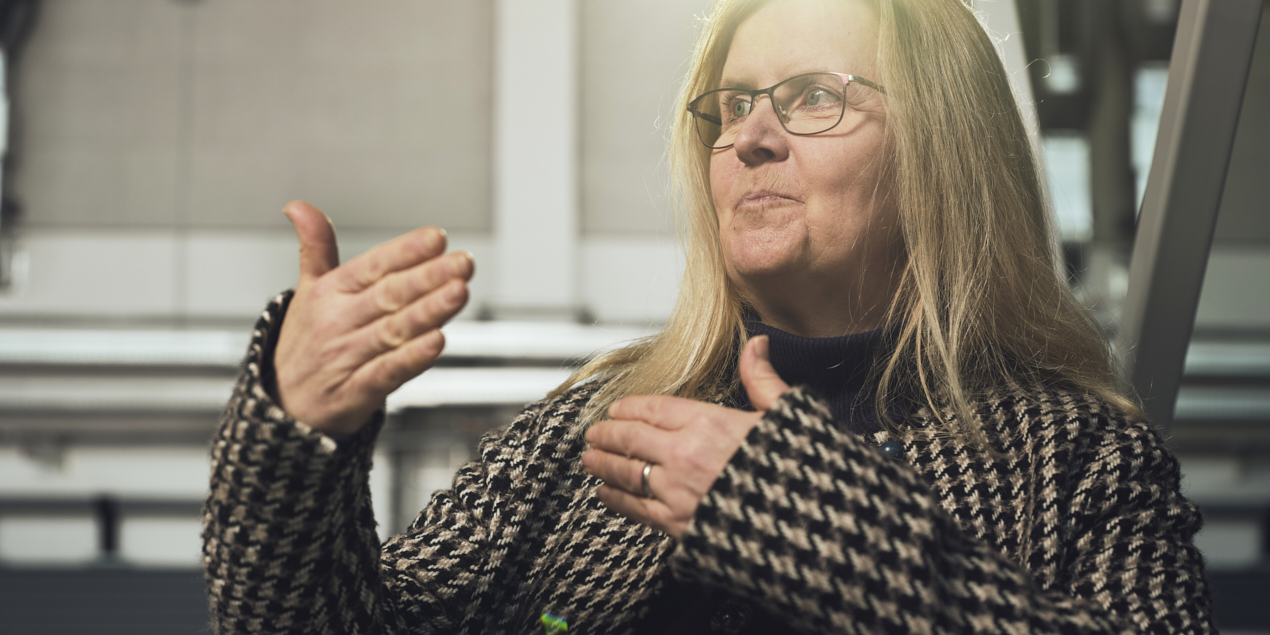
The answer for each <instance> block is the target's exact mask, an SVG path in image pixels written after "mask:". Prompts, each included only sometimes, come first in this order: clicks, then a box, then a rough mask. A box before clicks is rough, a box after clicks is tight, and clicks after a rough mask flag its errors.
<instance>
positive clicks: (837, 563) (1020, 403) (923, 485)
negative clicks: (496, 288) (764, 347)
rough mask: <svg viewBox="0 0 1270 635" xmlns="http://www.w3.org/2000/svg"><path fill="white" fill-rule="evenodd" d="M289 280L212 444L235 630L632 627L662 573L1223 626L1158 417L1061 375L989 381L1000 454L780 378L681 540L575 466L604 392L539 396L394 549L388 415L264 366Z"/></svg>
mask: <svg viewBox="0 0 1270 635" xmlns="http://www.w3.org/2000/svg"><path fill="white" fill-rule="evenodd" d="M288 300H289V296H285V295H284V296H280V297H279V298H278V299H276V300H275V301H274V302H273V303H272V304H271V305H270V307H269V308H268V310H267V311H266V312H265V314H264V315H263V317H262V318H261V320H260V322H259V323H258V325H257V328H256V331H255V333H254V339H253V342H252V344H251V348H250V351H249V354H248V358H247V360H246V362H245V364H244V368H243V372H242V373H241V375H240V377H239V380H238V383H237V386H236V388H235V392H234V395H233V397H232V399H231V400H230V402H229V404H228V406H227V408H226V410H225V413H224V416H223V418H222V420H221V423H220V426H219V428H218V431H217V432H216V435H215V438H214V440H213V446H212V460H213V466H212V478H211V491H210V493H209V495H208V499H207V505H206V509H205V513H204V536H203V537H204V544H203V558H204V566H205V571H206V577H207V582H208V588H209V592H210V596H211V598H210V602H211V612H212V621H213V626H214V628H215V629H216V630H217V631H218V632H221V633H231V632H232V633H238V632H252V633H313V634H319V633H434V632H435V633H451V632H453V633H540V632H542V627H541V625H540V624H539V619H540V616H541V615H542V613H543V612H544V611H550V612H552V613H555V614H558V615H564V616H565V617H567V618H568V621H569V632H570V633H630V632H632V631H633V630H634V628H635V627H636V626H637V624H638V621H639V620H640V619H641V618H642V617H643V616H644V614H645V613H646V612H647V608H648V606H649V603H650V601H651V599H652V598H653V597H654V595H655V594H656V593H657V592H658V590H659V586H660V585H661V584H664V581H665V579H666V578H665V576H664V575H663V573H664V571H665V570H667V568H669V570H670V571H671V572H672V573H673V575H674V576H676V577H677V578H678V579H680V580H683V581H687V582H691V583H700V584H706V585H713V586H717V587H721V588H723V589H725V590H726V591H727V592H728V593H730V594H732V595H734V596H737V597H741V598H746V599H749V600H752V601H754V602H756V603H760V604H761V605H763V606H765V607H767V608H768V609H770V610H771V611H774V612H776V613H777V614H779V615H781V616H782V617H783V618H784V619H785V620H787V622H788V623H789V624H791V625H793V626H795V627H798V628H800V629H804V630H806V631H807V632H816V633H875V632H888V633H963V632H1004V633H1020V634H1022V633H1048V632H1064V633H1110V632H1118V633H1128V632H1135V633H1136V632H1188V633H1189V632H1211V631H1213V630H1214V629H1213V627H1212V624H1211V617H1210V604H1209V598H1208V592H1207V587H1206V583H1205V579H1204V571H1203V563H1202V560H1201V557H1200V554H1199V552H1198V551H1196V549H1195V547H1194V546H1193V545H1192V542H1191V538H1192V536H1193V535H1194V534H1195V532H1196V531H1197V530H1198V529H1199V527H1200V522H1201V521H1200V515H1199V513H1198V512H1197V510H1196V508H1195V506H1194V505H1193V504H1191V503H1190V502H1189V501H1187V500H1186V499H1184V498H1183V497H1182V496H1181V495H1180V494H1179V492H1178V486H1179V470H1178V464H1177V461H1176V460H1175V459H1174V458H1173V457H1172V456H1171V455H1170V454H1169V453H1168V452H1167V451H1166V450H1165V449H1164V447H1163V445H1162V442H1161V440H1160V437H1159V436H1158V435H1157V434H1156V432H1155V431H1154V430H1153V429H1152V428H1151V427H1150V426H1148V425H1147V424H1145V423H1141V422H1132V421H1126V420H1125V419H1124V418H1122V417H1121V416H1120V415H1118V414H1117V413H1116V412H1114V411H1111V410H1110V409H1108V408H1107V406H1105V405H1104V404H1102V403H1101V402H1099V401H1098V400H1095V399H1092V398H1089V397H1086V396H1084V395H1079V394H1073V393H1070V392H1063V391H1059V390H1039V389H1038V390H1035V391H1032V392H1028V393H1017V392H1010V391H998V392H993V393H989V394H985V395H983V396H982V397H981V398H980V399H978V400H976V402H975V405H976V410H977V412H978V415H979V416H980V417H981V418H982V420H983V423H984V424H985V427H986V429H987V430H988V431H989V433H990V434H994V435H998V438H999V440H1000V446H1001V449H1002V450H1003V451H1004V452H1003V453H1004V456H1005V458H992V457H990V456H988V455H985V454H983V453H981V452H978V451H976V450H975V449H973V448H972V447H970V446H968V445H967V444H965V443H963V442H961V441H958V440H955V439H949V438H947V437H946V436H941V435H940V434H939V433H938V431H939V430H940V427H939V426H938V425H937V424H936V423H935V418H934V416H932V413H931V412H930V411H929V410H925V411H921V412H918V413H917V414H916V415H915V416H914V417H912V418H911V420H910V421H908V422H906V427H905V429H904V432H903V434H902V435H900V436H899V437H898V438H896V439H894V440H896V441H898V442H899V444H900V446H901V448H902V452H901V453H899V455H898V456H897V457H896V458H894V459H892V458H888V457H887V456H886V455H885V454H884V453H883V452H881V451H879V450H878V448H877V446H878V445H880V444H881V443H883V442H885V441H887V440H889V437H888V435H887V433H879V434H877V435H876V436H875V437H874V438H870V439H865V438H861V437H859V436H856V435H853V434H851V433H847V432H844V431H841V430H840V429H839V428H838V427H837V426H836V425H835V422H834V421H833V419H832V417H831V416H830V414H829V412H828V411H827V410H826V409H825V407H824V406H823V404H821V403H820V402H819V401H818V400H817V399H816V398H815V397H814V396H812V395H809V394H807V393H806V392H804V391H803V390H801V389H799V388H793V389H791V390H790V391H788V392H787V393H786V394H785V395H783V396H782V397H781V398H780V399H779V400H778V402H777V403H776V404H775V405H774V406H773V407H772V408H771V409H770V410H768V411H767V412H766V413H765V415H764V416H763V418H762V419H761V420H760V422H759V424H758V425H757V426H756V427H755V428H754V429H753V430H752V431H751V432H750V434H749V436H748V437H747V438H746V439H745V442H744V444H743V445H742V446H741V448H740V449H739V450H738V451H737V453H736V455H735V456H733V458H732V460H731V462H730V463H729V464H728V465H727V467H726V468H725V470H724V471H723V473H722V474H721V475H720V476H719V478H718V480H717V481H716V482H715V484H714V486H713V488H712V489H711V491H710V492H709V494H708V495H707V496H706V498H705V499H704V500H703V501H702V502H701V504H700V506H699V508H698V509H697V512H696V515H695V517H694V520H693V522H692V524H691V525H690V526H689V527H688V530H687V531H686V532H685V534H684V536H683V539H682V540H680V541H676V540H674V539H673V538H671V537H669V536H667V535H665V534H662V533H660V532H658V531H655V530H653V529H649V528H648V527H645V526H643V525H640V524H638V523H635V522H632V521H630V520H628V519H626V518H624V517H622V516H619V515H617V514H615V513H613V512H610V511H608V510H607V509H606V508H605V507H604V505H602V504H601V503H600V501H599V499H598V498H597V497H596V495H595V488H596V486H597V485H598V484H599V483H598V481H597V480H596V479H595V478H594V477H591V476H588V475H587V474H585V473H584V472H583V471H582V466H581V460H580V458H581V455H582V452H583V451H584V449H585V445H586V444H585V441H584V439H583V432H584V430H583V429H582V428H581V427H580V426H579V425H577V423H578V414H579V412H580V411H581V409H582V407H583V406H584V405H585V404H586V402H587V400H588V398H589V397H590V395H591V394H592V391H593V389H592V387H590V386H582V387H579V388H575V389H573V390H571V391H569V392H567V393H565V394H563V395H561V396H559V397H556V398H554V399H546V400H543V401H540V402H538V403H535V404H532V405H530V406H529V407H528V408H527V409H526V410H525V411H524V412H523V413H522V414H521V415H520V416H519V417H517V418H516V419H515V420H514V421H512V422H511V424H510V425H508V426H506V427H504V428H502V429H500V430H498V431H496V432H493V433H491V434H490V435H488V436H487V437H486V438H485V439H484V440H483V441H482V443H481V446H480V454H479V459H478V460H477V461H475V462H473V463H470V464H468V465H467V466H465V467H464V468H462V469H461V470H460V471H459V473H458V475H457V476H456V477H455V480H454V484H453V487H452V488H451V489H449V490H446V491H442V492H439V493H437V494H436V495H435V496H434V497H433V498H432V501H431V502H430V503H429V504H428V506H427V508H426V509H424V510H423V511H422V512H421V513H420V514H419V516H418V518H417V519H416V520H415V522H414V524H413V525H411V527H410V528H409V529H408V530H407V531H406V532H405V533H403V534H401V535H399V536H395V537H393V538H391V539H389V540H388V541H387V542H386V543H384V544H383V545H382V546H381V545H380V544H379V541H378V539H377V537H376V533H375V521H374V517H373V515H372V512H371V507H370V495H369V490H368V486H367V474H368V472H369V470H370V464H371V454H372V449H373V445H374V441H375V436H376V433H377V431H378V429H379V427H380V425H381V423H382V418H379V419H377V420H376V421H375V422H373V423H372V424H371V425H368V426H366V427H365V428H363V429H362V430H361V431H360V432H359V433H357V434H356V435H354V436H353V437H351V438H348V439H344V440H340V441H336V440H334V439H332V438H331V437H329V436H326V435H323V434H321V433H319V432H316V431H314V430H312V429H310V428H308V427H307V426H305V425H304V424H302V423H297V422H296V421H295V420H293V419H291V418H290V417H289V416H288V415H287V414H286V413H285V412H283V411H282V409H281V408H279V407H278V405H277V404H276V403H275V402H274V401H273V400H272V399H271V398H270V397H269V396H268V394H267V393H266V391H265V390H264V388H263V384H262V378H261V375H262V370H267V364H268V360H269V359H270V358H271V354H272V353H271V347H272V344H273V340H274V337H275V335H276V332H277V328H278V326H279V323H280V321H281V318H282V315H283V314H284V312H285V309H286V303H287V301H288Z"/></svg>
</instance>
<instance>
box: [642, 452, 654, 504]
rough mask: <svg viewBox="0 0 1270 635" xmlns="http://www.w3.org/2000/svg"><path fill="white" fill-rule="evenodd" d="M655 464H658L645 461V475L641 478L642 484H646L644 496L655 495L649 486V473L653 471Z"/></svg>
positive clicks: (650, 496)
mask: <svg viewBox="0 0 1270 635" xmlns="http://www.w3.org/2000/svg"><path fill="white" fill-rule="evenodd" d="M654 465H657V464H656V463H653V462H652V461H644V475H643V477H642V478H641V479H640V481H641V484H642V485H643V486H644V498H652V497H653V490H651V489H649V488H648V475H649V474H652V473H653V466H654Z"/></svg>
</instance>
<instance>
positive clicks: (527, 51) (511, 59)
mask: <svg viewBox="0 0 1270 635" xmlns="http://www.w3.org/2000/svg"><path fill="white" fill-rule="evenodd" d="M494 9H495V16H494V20H495V29H494V247H495V248H496V249H497V256H496V259H495V263H494V265H495V267H494V271H493V272H487V273H486V274H483V275H489V273H493V274H494V276H493V277H494V281H493V282H494V297H493V299H492V302H491V304H492V307H491V308H492V310H493V314H494V317H499V318H523V317H540V318H555V319H565V320H570V319H574V318H575V317H576V314H577V313H578V310H577V309H578V272H577V270H578V253H577V252H578V239H579V233H580V231H581V226H580V225H581V220H580V216H579V210H578V147H579V146H578V50H579V49H578V47H579V44H578V40H579V35H578V24H577V22H578V15H579V10H578V0H539V1H537V2H524V1H523V0H497V2H495V4H494Z"/></svg>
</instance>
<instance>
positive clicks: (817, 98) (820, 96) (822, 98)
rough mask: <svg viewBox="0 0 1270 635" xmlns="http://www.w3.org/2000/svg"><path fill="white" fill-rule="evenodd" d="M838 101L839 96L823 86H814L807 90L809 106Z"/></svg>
mask: <svg viewBox="0 0 1270 635" xmlns="http://www.w3.org/2000/svg"><path fill="white" fill-rule="evenodd" d="M835 101H837V96H836V95H834V94H833V93H831V92H829V91H827V90H825V89H823V88H813V89H811V90H809V91H807V105H808V106H823V105H825V104H830V103H833V102H835Z"/></svg>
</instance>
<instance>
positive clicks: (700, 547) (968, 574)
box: [671, 388, 1214, 633]
mask: <svg viewBox="0 0 1270 635" xmlns="http://www.w3.org/2000/svg"><path fill="white" fill-rule="evenodd" d="M1142 426H1143V427H1142V429H1141V430H1137V432H1136V433H1135V430H1136V429H1134V428H1133V427H1132V426H1130V427H1129V429H1128V430H1127V432H1123V433H1118V434H1109V435H1107V436H1105V437H1102V438H1101V440H1097V441H1094V442H1092V443H1090V444H1089V447H1087V448H1085V449H1084V450H1082V451H1080V452H1068V453H1057V454H1063V456H1066V457H1068V458H1067V459H1062V458H1061V457H1058V458H1059V459H1060V460H1065V461H1066V462H1067V463H1068V464H1066V465H1057V466H1050V467H1049V468H1045V471H1046V472H1047V473H1048V472H1050V471H1052V470H1053V469H1057V470H1059V471H1062V470H1067V472H1066V473H1068V474H1073V475H1076V476H1074V477H1073V480H1072V482H1071V483H1070V485H1068V486H1065V487H1063V488H1060V489H1062V490H1064V491H1061V492H1060V491H1052V492H1050V493H1051V494H1054V495H1055V498H1054V499H1053V500H1049V501H1039V502H1038V503H1037V504H1038V505H1040V506H1041V509H1038V510H1034V511H1037V512H1038V513H1039V516H1040V517H1042V518H1045V517H1048V521H1047V522H1051V523H1052V526H1054V527H1066V529H1065V530H1063V531H1055V532H1051V533H1050V534H1049V536H1048V537H1046V538H1043V540H1049V541H1056V542H1055V544H1043V545H1032V546H1031V548H1032V549H1033V551H1035V552H1047V553H1051V554H1059V556H1058V557H1057V558H1056V560H1057V562H1056V563H1055V567H1054V569H1053V573H1054V579H1053V580H1041V579H1038V578H1037V577H1036V576H1034V574H1033V573H1032V571H1031V570H1029V569H1027V568H1025V567H1024V565H1023V564H1021V563H1019V562H1016V561H1014V560H1011V559H1009V558H1007V557H1005V556H1004V555H1003V554H1002V552H1001V550H1000V549H998V548H996V547H994V546H992V545H990V544H988V542H986V541H985V540H983V539H981V538H977V537H975V536H972V535H970V534H969V533H967V531H966V529H964V528H963V527H962V526H960V525H959V524H958V523H957V521H956V520H955V519H954V518H953V517H952V516H951V515H950V514H949V513H948V512H947V511H946V510H945V509H944V504H943V501H941V500H940V499H939V498H938V497H937V496H936V495H935V494H934V493H933V492H932V490H931V487H930V486H929V485H928V483H927V482H926V481H924V480H923V479H922V477H921V476H920V475H919V474H918V473H917V472H916V471H915V470H914V469H913V468H911V467H910V466H908V465H906V464H904V463H902V462H900V461H896V460H893V459H888V458H887V457H886V456H885V455H883V454H882V453H881V452H880V451H878V450H877V449H876V448H873V447H871V446H870V445H869V444H867V443H865V442H864V440H863V439H861V438H860V437H858V436H856V435H853V434H851V433H849V432H845V431H843V430H841V429H840V428H838V427H837V426H836V425H835V424H834V422H833V421H832V418H831V415H830V414H829V412H828V410H827V409H826V408H825V407H824V405H823V404H821V403H820V402H819V401H818V400H817V399H815V398H813V397H811V396H809V395H808V394H807V393H806V392H804V390H803V389H801V388H794V389H791V390H790V391H788V392H787V393H786V394H785V395H783V396H782V397H781V398H780V399H779V400H778V401H777V403H776V404H774V405H773V406H772V408H771V409H769V410H768V411H767V412H766V413H765V414H764V416H763V418H762V419H761V420H760V421H759V423H758V425H757V426H756V427H755V428H754V429H753V430H752V431H751V432H750V434H749V436H748V437H747V438H746V440H745V442H744V443H743V445H742V446H741V448H740V449H739V450H738V451H737V453H736V455H734V456H733V458H732V460H731V462H730V463H729V464H728V465H727V467H726V468H725V469H724V472H723V474H722V475H720V477H719V478H718V480H717V481H716V482H715V484H714V486H713V487H712V489H711V491H710V492H709V493H708V494H707V495H706V497H705V499H704V500H703V501H702V502H701V504H700V506H699V507H698V509H697V512H696V515H695V517H694V520H693V523H692V524H691V525H690V526H689V528H688V530H687V531H686V532H685V534H684V537H683V540H682V541H681V542H680V544H679V546H678V548H677V549H676V552H675V553H674V555H673V557H672V560H671V562H672V567H674V570H675V572H676V575H677V576H678V577H680V578H683V579H688V580H694V581H697V582H702V583H705V584H709V585H713V586H718V587H723V588H726V589H729V590H730V591H732V592H733V593H736V594H739V595H741V596H743V597H748V598H750V599H753V600H755V601H757V602H761V603H763V604H764V605H766V606H768V607H771V608H772V609H774V610H775V612H776V613H777V614H779V615H781V616H783V617H784V618H786V619H787V620H788V622H789V623H790V624H792V625H794V626H797V627H799V628H802V629H805V630H806V631H807V632H819V633H831V632H832V633H966V632H986V633H995V632H1002V633H1113V632H1116V633H1130V632H1132V633H1138V632H1161V633H1174V632H1177V633H1190V632H1197V633H1202V632H1212V631H1213V630H1214V629H1213V627H1212V624H1211V617H1210V614H1209V600H1208V596H1207V590H1206V586H1205V582H1204V575H1203V562H1202V558H1201V557H1200V555H1199V553H1198V551H1197V550H1196V549H1195V548H1194V546H1193V545H1192V544H1191V537H1192V536H1193V534H1194V533H1195V531H1197V530H1198V528H1199V524H1200V519H1199V516H1198V512H1197V510H1196V509H1195V507H1194V505H1192V504H1191V503H1189V502H1188V501H1186V500H1185V499H1184V498H1182V496H1181V495H1180V494H1179V493H1178V490H1177V482H1178V481H1177V472H1178V468H1177V464H1176V461H1175V460H1174V459H1172V457H1171V456H1170V455H1168V453H1167V452H1164V451H1163V449H1162V448H1161V447H1159V437H1158V436H1157V435H1155V434H1154V433H1153V432H1151V431H1150V430H1147V429H1146V428H1145V424H1142ZM1125 434H1127V435H1128V437H1129V438H1125ZM1037 448H1040V449H1037ZM1031 449H1033V450H1035V451H1038V452H1041V453H1049V452H1051V451H1052V450H1053V448H1052V447H1048V448H1047V447H1042V446H1037V445H1036V444H1033V446H1032V448H1031ZM1048 458H1055V457H1048ZM954 460H955V459H954ZM979 460H983V459H979ZM963 467H964V465H963ZM1049 476H1054V474H1049ZM1059 481H1061V479H1054V480H1052V481H1051V484H1053V483H1058V482H1059ZM1050 489H1052V490H1053V489H1055V488H1050ZM1063 501H1067V502H1066V503H1064V502H1063ZM1064 506H1067V507H1069V508H1070V509H1063V507H1064ZM1053 514H1069V516H1068V517H1067V518H1065V519H1059V520H1058V521H1057V522H1055V519H1054V517H1053ZM998 520H1000V519H998ZM1001 522H1002V523H1005V522H1008V521H1004V520H1001ZM1024 533H1026V532H1024ZM1058 543H1062V544H1058ZM1042 560H1044V558H1042ZM1042 568H1044V567H1042Z"/></svg>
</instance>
